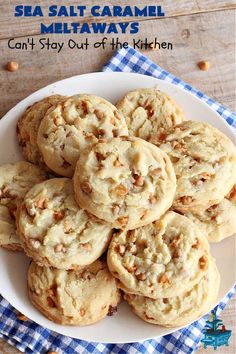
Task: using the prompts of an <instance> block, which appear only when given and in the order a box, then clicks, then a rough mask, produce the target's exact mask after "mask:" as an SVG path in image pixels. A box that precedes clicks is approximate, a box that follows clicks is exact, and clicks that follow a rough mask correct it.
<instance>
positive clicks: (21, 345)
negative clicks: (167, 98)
mask: <svg viewBox="0 0 236 354" xmlns="http://www.w3.org/2000/svg"><path fill="white" fill-rule="evenodd" d="M103 71H106V72H109V71H125V72H137V73H140V74H145V75H149V76H154V77H156V78H158V79H162V80H165V81H168V82H171V83H173V84H175V85H177V86H180V87H182V88H184V89H186V90H187V91H190V92H192V94H194V95H195V96H197V97H199V98H200V99H201V100H203V101H204V102H206V103H207V104H209V105H210V106H211V107H212V108H213V109H214V110H215V111H217V112H218V113H219V114H220V115H221V116H222V117H223V118H224V119H225V120H226V121H227V122H228V124H229V125H231V126H232V127H233V128H236V116H235V115H234V114H233V113H232V112H230V111H229V110H227V109H226V108H225V107H223V106H222V105H221V104H219V103H217V102H215V101H213V100H212V99H211V98H209V97H207V96H206V95H204V94H203V93H202V92H199V91H197V90H195V89H194V88H192V87H191V86H189V85H188V84H186V83H184V82H183V81H181V80H180V79H178V78H176V77H174V76H173V75H171V74H170V73H168V72H167V71H165V70H163V69H162V68H160V67H159V66H158V65H156V64H154V63H153V62H152V61H151V60H149V59H148V58H147V57H145V56H144V55H142V54H141V53H139V52H137V51H135V50H134V49H133V48H131V47H129V48H128V49H121V50H119V51H118V52H117V53H116V54H115V55H114V56H113V58H112V59H111V60H110V61H109V62H108V64H107V65H106V66H105V67H104V68H103ZM235 292H236V285H235V286H234V287H233V288H232V289H231V291H230V292H229V293H228V294H227V295H226V297H225V298H224V299H223V300H222V301H221V302H220V304H219V305H218V306H217V307H216V309H217V314H219V313H220V312H221V311H222V310H223V309H224V307H225V305H226V304H227V302H228V301H229V299H230V298H231V297H232V296H233V295H234V294H235ZM207 318H208V315H206V316H205V317H203V318H201V319H200V320H199V321H196V322H194V323H193V324H191V325H190V326H188V327H186V328H184V329H182V330H179V331H177V332H174V333H172V334H170V335H167V336H165V337H161V338H158V339H151V340H147V341H144V342H140V343H129V344H102V343H92V342H91V343H89V342H85V341H82V340H78V339H73V338H70V337H66V336H63V335H59V334H56V333H54V332H52V331H49V330H47V329H45V328H42V327H41V326H39V325H37V324H36V323H34V322H32V321H25V322H22V321H20V320H18V319H17V311H16V310H15V309H14V308H13V307H12V306H11V305H10V304H9V303H8V302H7V301H6V300H5V299H4V298H2V297H1V296H0V337H1V338H3V339H5V340H6V341H8V342H9V343H10V344H12V345H14V346H15V347H17V348H18V349H19V350H21V351H22V352H26V353H33V354H44V353H46V352H47V351H49V350H51V351H56V352H58V353H60V354H65V353H66V354H73V353H93V354H99V353H103V354H110V353H114V354H126V353H128V354H141V353H145V354H146V353H153V354H154V353H155V354H158V353H164V354H191V353H193V352H194V351H195V350H196V349H197V347H198V345H199V342H200V340H201V337H202V330H203V328H204V325H205V321H206V319H207Z"/></svg>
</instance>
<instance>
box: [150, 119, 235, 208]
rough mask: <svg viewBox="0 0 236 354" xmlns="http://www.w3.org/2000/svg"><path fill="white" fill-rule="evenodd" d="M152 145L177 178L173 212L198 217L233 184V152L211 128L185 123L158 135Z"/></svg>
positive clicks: (222, 196)
mask: <svg viewBox="0 0 236 354" xmlns="http://www.w3.org/2000/svg"><path fill="white" fill-rule="evenodd" d="M152 142H153V143H155V144H157V145H158V146H159V147H160V148H161V149H162V150H163V151H164V152H166V153H167V154H168V156H169V157H170V159H171V161H172V163H173V166H174V169H175V174H176V178H177V190H176V196H175V200H174V203H173V207H174V209H175V210H178V211H180V212H183V213H185V212H193V213H200V212H201V210H205V209H207V208H209V207H210V206H212V205H214V204H218V203H219V202H220V201H221V200H222V199H223V198H224V196H225V195H226V194H227V193H228V192H229V191H230V190H231V188H232V187H233V185H234V184H235V183H236V148H235V146H234V145H233V143H232V142H231V140H230V139H229V138H228V137H226V136H225V135H224V134H223V133H221V132H220V131H219V130H218V129H216V128H214V127H213V126H211V125H210V124H207V123H205V122H196V121H186V122H183V123H181V124H179V125H178V126H176V127H175V128H171V129H169V130H167V131H166V132H165V133H161V134H159V135H158V134H157V136H156V139H155V140H153V141H152Z"/></svg>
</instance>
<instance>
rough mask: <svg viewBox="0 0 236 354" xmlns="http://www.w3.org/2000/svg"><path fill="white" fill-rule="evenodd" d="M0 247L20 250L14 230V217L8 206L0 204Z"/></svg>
mask: <svg viewBox="0 0 236 354" xmlns="http://www.w3.org/2000/svg"><path fill="white" fill-rule="evenodd" d="M0 247H3V248H6V249H8V250H10V251H21V250H22V247H21V242H20V239H19V236H18V235H17V232H16V223H15V219H14V217H12V216H11V215H10V212H9V210H8V208H7V207H6V206H5V205H1V204H0Z"/></svg>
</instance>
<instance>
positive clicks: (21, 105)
mask: <svg viewBox="0 0 236 354" xmlns="http://www.w3.org/2000/svg"><path fill="white" fill-rule="evenodd" d="M94 75H98V76H100V75H102V76H111V75H115V76H126V77H127V76H133V77H137V78H139V79H140V77H143V76H145V77H146V78H147V77H148V78H149V79H150V80H153V81H155V82H156V84H158V82H161V83H164V84H165V85H167V86H170V87H174V88H175V89H176V90H177V91H182V92H184V94H187V95H190V96H191V97H192V98H193V99H195V101H196V102H197V103H199V102H200V103H201V105H204V106H206V107H207V109H210V110H211V111H213V112H214V114H215V115H216V116H217V118H220V119H221V122H222V123H223V125H225V126H226V127H227V129H228V130H229V131H230V132H231V134H230V135H232V137H233V138H234V139H236V134H235V131H234V129H233V128H232V127H231V126H230V125H229V124H228V123H227V122H226V120H225V119H224V118H223V117H222V116H221V115H220V114H219V113H218V112H217V111H216V110H215V109H213V107H211V106H210V105H209V104H207V102H205V101H203V100H202V99H201V98H199V97H197V96H196V95H195V93H193V92H191V91H188V90H186V89H185V88H184V87H181V86H179V85H176V84H174V83H172V82H169V81H166V80H162V79H159V78H155V77H153V76H149V75H145V74H139V73H133V72H112V71H111V72H110V71H109V72H99V71H98V72H91V73H85V74H81V75H74V76H71V77H68V78H65V79H62V80H58V81H55V82H52V83H50V84H48V85H46V86H44V87H42V88H40V89H38V90H36V91H34V92H33V93H31V94H30V95H28V96H27V97H25V98H23V99H22V100H21V101H20V102H18V103H17V104H16V105H15V106H14V107H12V108H11V109H10V110H9V111H8V112H6V113H5V114H4V116H3V117H2V118H1V119H0V129H1V126H2V124H4V123H5V121H6V120H7V119H9V116H11V115H12V116H13V118H12V121H14V120H16V119H15V117H14V115H15V114H16V113H17V111H18V110H19V108H20V109H22V108H24V109H25V108H26V107H27V105H26V102H27V101H29V100H31V99H33V97H35V96H36V95H40V94H41V93H43V92H45V90H49V89H51V88H52V89H54V86H57V85H60V84H62V83H66V82H69V81H70V80H77V79H81V78H82V79H83V78H85V77H88V76H89V77H90V76H91V77H93V76H94ZM44 97H45V94H44ZM39 99H41V98H39ZM24 106H25V107H24ZM10 124H12V122H11V123H10ZM0 294H2V289H0ZM225 295H226V294H225ZM2 296H3V297H4V298H5V299H6V300H7V301H8V302H9V303H10V304H11V305H12V306H13V307H14V308H16V307H15V305H14V304H12V303H11V301H9V300H8V299H7V297H5V296H4V295H2ZM223 298H224V296H223V297H222V298H221V299H220V300H217V303H218V302H220V301H222V299H223ZM18 311H19V310H18ZM27 315H28V314H27ZM28 317H29V318H31V317H30V316H28ZM201 317H202V316H201ZM201 317H199V318H201ZM199 318H198V319H199ZM32 321H34V322H35V323H37V324H39V325H40V326H42V327H44V328H46V329H48V330H50V331H54V332H56V333H59V334H61V335H65V336H69V337H71V335H68V334H64V333H61V332H57V331H56V330H55V329H53V328H50V327H48V326H47V325H45V324H42V323H40V322H41V321H38V320H37V322H36V321H35V319H32ZM195 321H196V320H195ZM192 323H193V322H191V323H190V324H188V325H191V324H192ZM52 325H53V322H52ZM188 325H184V326H181V327H176V328H174V329H173V328H166V333H165V334H164V335H168V334H171V333H173V332H175V331H177V330H179V329H181V328H184V327H186V326H188ZM61 327H65V326H61ZM78 328H79V327H78ZM162 336H163V335H162V334H160V335H157V336H155V337H153V336H151V337H145V338H142V339H139V340H137V341H138V342H142V341H145V340H149V339H157V338H160V337H162ZM71 338H75V339H81V338H78V337H71ZM81 340H85V341H90V342H94V343H96V341H93V340H91V339H81ZM102 343H117V344H118V343H119V344H121V343H129V342H127V341H126V340H125V341H122V340H119V341H116V342H111V341H109V342H108V341H103V342H102Z"/></svg>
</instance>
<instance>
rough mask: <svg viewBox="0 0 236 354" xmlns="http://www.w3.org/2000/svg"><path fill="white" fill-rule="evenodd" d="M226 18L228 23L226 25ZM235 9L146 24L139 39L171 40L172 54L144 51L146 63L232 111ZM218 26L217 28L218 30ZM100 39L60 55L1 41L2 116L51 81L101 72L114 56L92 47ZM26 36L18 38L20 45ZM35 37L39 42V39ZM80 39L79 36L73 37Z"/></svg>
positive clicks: (58, 38)
mask: <svg viewBox="0 0 236 354" xmlns="http://www.w3.org/2000/svg"><path fill="white" fill-rule="evenodd" d="M225 18H227V21H224V20H225ZM234 21H235V10H227V11H224V12H221V11H217V12H211V13H207V14H195V15H190V16H188V18H187V19H186V17H178V18H171V19H164V20H161V21H155V20H150V21H145V22H143V25H142V29H141V32H140V34H139V35H136V37H135V38H136V39H137V38H141V39H144V38H145V37H147V38H148V40H150V41H151V40H152V39H153V38H154V37H157V38H158V40H159V41H160V42H162V41H166V42H172V43H173V50H169V51H167V50H164V49H163V50H159V51H151V50H149V51H144V52H143V53H144V54H146V55H147V56H148V57H149V58H150V59H152V60H153V61H154V62H156V63H157V64H159V65H160V66H162V67H163V68H164V69H167V70H169V71H170V72H172V73H173V74H174V75H176V76H179V77H181V78H182V79H183V80H184V81H186V82H188V83H190V84H191V85H193V86H194V87H196V88H198V89H200V90H202V91H204V92H206V93H207V94H208V95H209V96H211V97H213V98H214V99H216V100H218V101H220V102H221V103H223V104H224V105H226V106H228V107H229V108H231V109H234V108H235V101H234V93H235V92H234V91H235V88H234V73H235V64H234V37H233V36H232V33H233V32H232V29H233V27H234ZM219 23H220V26H219ZM44 37H48V38H50V40H52V41H59V42H62V41H67V40H68V37H67V36H66V35H64V36H63V35H61V36H58V35H49V36H44ZM102 37H103V36H101V35H96V36H92V37H89V41H90V42H91V48H89V49H88V50H87V51H80V50H71V49H68V48H67V49H63V50H62V51H61V52H60V53H59V54H58V53H55V52H54V51H44V50H40V46H38V47H37V48H36V49H35V50H34V51H18V52H17V51H16V50H11V49H9V48H8V47H7V40H0V51H1V57H0V67H1V68H2V70H0V91H1V105H0V117H1V116H2V115H3V114H5V113H6V112H7V111H8V110H9V109H10V108H11V107H12V106H14V105H15V104H16V103H17V102H19V101H20V100H21V99H23V98H24V97H27V96H28V95H29V94H30V93H32V92H34V91H36V90H37V89H39V88H41V87H44V86H45V85H47V84H49V83H52V82H54V81H57V80H60V79H63V78H66V77H70V76H73V75H77V74H83V73H86V72H93V71H100V70H101V68H102V66H103V65H104V64H105V62H106V61H107V60H108V59H109V58H110V56H111V55H112V51H111V49H110V48H109V47H107V48H106V49H105V50H100V49H94V48H92V43H93V42H94V41H97V40H101V39H102ZM27 38H28V37H24V38H21V39H20V41H24V40H26V39H27ZM37 38H41V37H40V36H38V37H37ZM71 38H73V39H75V40H77V41H81V40H83V39H84V37H82V36H71ZM119 39H120V40H121V41H128V42H130V44H132V43H131V42H132V40H131V38H130V35H120V36H119ZM203 59H204V60H205V59H207V60H209V61H210V64H211V68H210V70H209V71H207V72H203V71H200V70H199V68H198V67H197V63H198V61H200V60H203ZM9 60H17V61H18V62H19V66H20V68H19V70H18V71H17V72H14V73H9V72H7V71H5V70H4V65H5V64H6V62H7V61H9Z"/></svg>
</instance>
